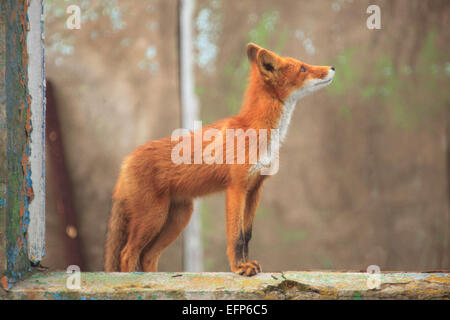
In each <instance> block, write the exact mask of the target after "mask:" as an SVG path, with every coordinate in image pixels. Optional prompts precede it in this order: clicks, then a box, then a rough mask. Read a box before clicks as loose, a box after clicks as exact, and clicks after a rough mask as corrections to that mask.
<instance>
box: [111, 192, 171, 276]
mask: <svg viewBox="0 0 450 320" xmlns="http://www.w3.org/2000/svg"><path fill="white" fill-rule="evenodd" d="M135 210H136V211H137V212H138V214H135V215H133V216H131V217H130V221H129V228H130V229H129V233H128V234H129V236H128V240H127V243H126V245H125V247H124V248H123V249H122V252H121V257H120V271H121V272H133V271H137V269H138V265H139V256H140V254H141V252H142V250H143V249H144V248H145V246H146V245H147V244H148V243H149V242H151V241H152V240H153V239H154V238H155V237H156V236H157V235H158V233H159V232H160V230H161V228H162V227H163V225H164V223H165V221H166V219H167V216H168V210H169V198H162V199H158V201H152V203H151V205H149V206H147V210H141V209H138V208H135ZM139 212H145V213H139Z"/></svg>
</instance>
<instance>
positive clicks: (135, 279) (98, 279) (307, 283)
mask: <svg viewBox="0 0 450 320" xmlns="http://www.w3.org/2000/svg"><path fill="white" fill-rule="evenodd" d="M68 276H69V275H68V274H66V273H35V274H32V275H31V276H29V277H28V278H26V279H24V280H23V281H20V282H18V283H17V284H16V285H15V286H14V287H13V288H12V289H11V290H10V291H8V292H0V299H58V300H61V299H62V300H65V299H82V300H86V299H449V298H450V274H449V273H400V272H398V273H394V272H392V273H381V274H379V284H380V285H379V287H378V289H369V288H368V283H367V280H368V279H369V275H368V274H367V273H358V272H283V273H262V274H258V275H257V276H255V277H252V278H246V277H242V276H238V275H234V274H232V273H208V272H205V273H161V272H159V273H140V272H137V273H104V272H99V273H89V272H86V273H82V274H81V289H80V290H70V289H67V287H66V281H67V278H68Z"/></svg>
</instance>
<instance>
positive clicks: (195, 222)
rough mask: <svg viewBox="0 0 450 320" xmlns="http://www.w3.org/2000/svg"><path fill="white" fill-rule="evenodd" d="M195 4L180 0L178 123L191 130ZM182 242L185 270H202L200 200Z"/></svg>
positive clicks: (195, 112)
mask: <svg viewBox="0 0 450 320" xmlns="http://www.w3.org/2000/svg"><path fill="white" fill-rule="evenodd" d="M194 7H195V0H180V1H179V8H178V14H179V49H180V50H179V56H180V96H181V126H182V127H183V128H187V129H190V130H193V129H194V121H196V120H198V118H199V108H198V101H197V97H196V96H195V92H194V81H195V78H194V65H193V61H194V56H193V49H192V43H193V37H192V19H193V14H194ZM183 242H184V243H183V265H184V270H185V271H194V272H200V271H203V262H202V261H203V251H202V244H201V232H200V213H199V200H196V201H194V212H193V214H192V217H191V220H190V222H189V224H188V226H187V227H186V229H185V231H184V238H183Z"/></svg>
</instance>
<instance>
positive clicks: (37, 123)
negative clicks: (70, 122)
mask: <svg viewBox="0 0 450 320" xmlns="http://www.w3.org/2000/svg"><path fill="white" fill-rule="evenodd" d="M28 20H29V27H30V29H29V31H28V34H27V53H28V90H29V93H30V95H31V125H32V131H31V144H30V148H31V156H30V162H31V182H32V187H33V192H34V199H33V200H32V201H31V203H30V206H29V211H30V224H29V226H28V258H29V259H30V260H31V261H32V262H34V263H38V262H39V261H41V260H42V258H43V256H44V254H45V248H44V246H45V68H44V14H43V0H31V1H30V5H29V8H28Z"/></svg>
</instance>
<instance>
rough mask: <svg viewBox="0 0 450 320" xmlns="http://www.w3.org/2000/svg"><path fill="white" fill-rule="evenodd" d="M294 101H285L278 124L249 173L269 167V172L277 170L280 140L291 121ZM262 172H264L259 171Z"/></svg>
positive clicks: (285, 134)
mask: <svg viewBox="0 0 450 320" xmlns="http://www.w3.org/2000/svg"><path fill="white" fill-rule="evenodd" d="M295 105H296V101H293V102H290V103H286V104H284V106H283V109H282V111H281V114H280V118H279V120H278V125H277V126H276V127H275V128H273V129H272V130H271V134H270V140H269V141H268V144H267V149H266V150H260V155H261V156H260V157H259V159H258V162H257V163H256V164H255V165H254V166H253V167H252V168H251V169H250V173H254V172H256V171H259V170H261V169H263V168H266V169H267V168H271V170H270V172H272V173H271V174H274V173H276V171H277V170H278V159H279V151H280V147H281V144H282V142H283V141H284V140H285V139H286V136H287V132H288V129H289V124H290V123H291V119H292V114H293V113H294V109H295ZM261 173H262V174H264V173H263V172H262V171H261Z"/></svg>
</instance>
